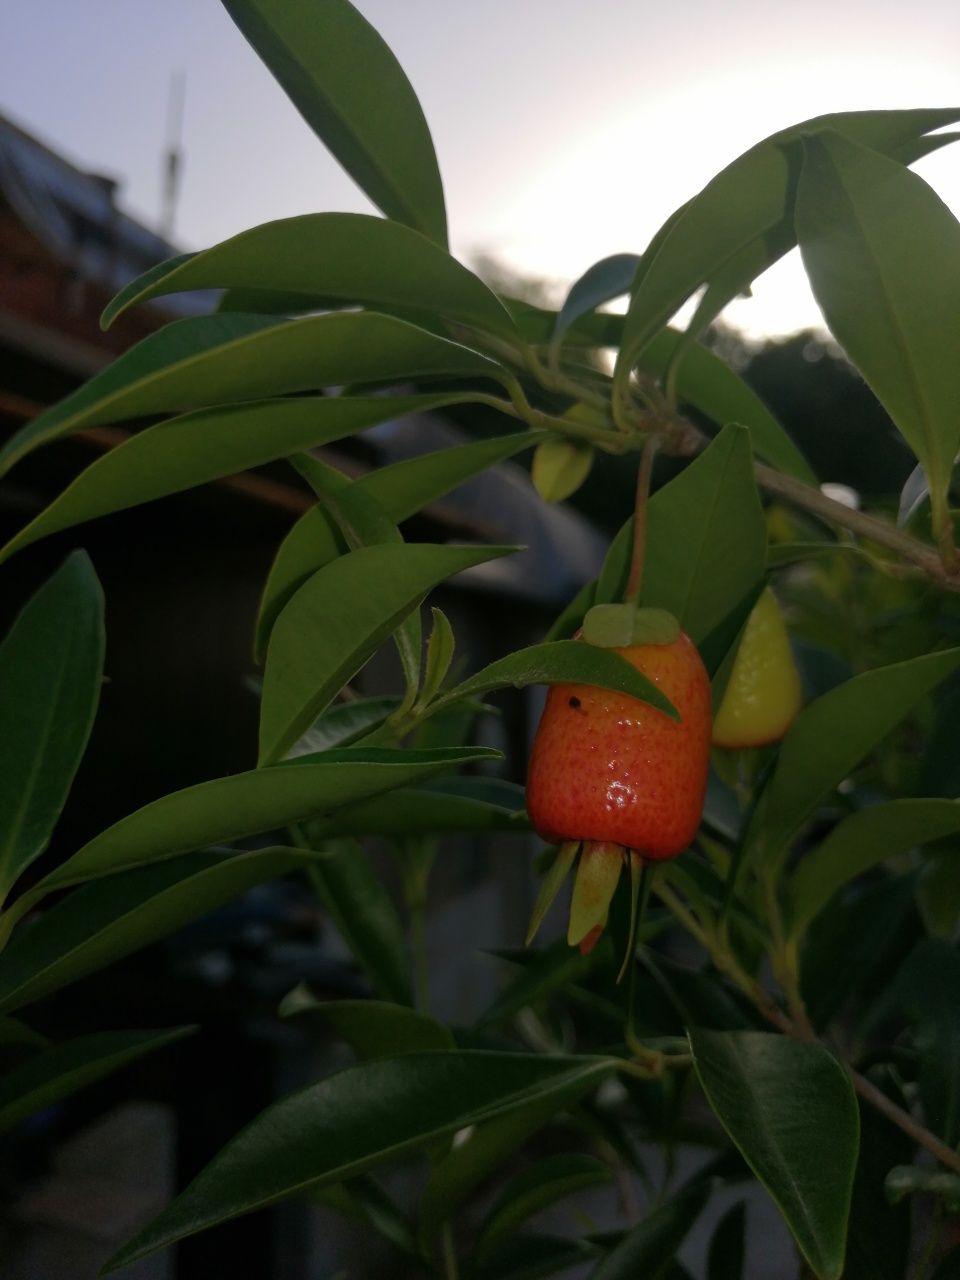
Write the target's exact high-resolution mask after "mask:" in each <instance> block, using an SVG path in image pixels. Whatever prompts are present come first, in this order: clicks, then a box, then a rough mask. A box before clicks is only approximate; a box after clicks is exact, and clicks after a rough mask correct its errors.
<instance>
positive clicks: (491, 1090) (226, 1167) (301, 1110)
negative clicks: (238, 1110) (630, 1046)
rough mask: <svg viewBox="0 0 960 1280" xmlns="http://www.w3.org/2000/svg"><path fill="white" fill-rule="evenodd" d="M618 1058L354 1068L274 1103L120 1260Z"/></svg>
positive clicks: (431, 1061)
mask: <svg viewBox="0 0 960 1280" xmlns="http://www.w3.org/2000/svg"><path fill="white" fill-rule="evenodd" d="M613 1065H614V1064H613V1063H612V1061H611V1060H609V1059H602V1058H599V1059H598V1058H561V1057H558V1058H549V1057H542V1056H539V1055H537V1056H535V1055H532V1054H515V1053H482V1052H461V1053H433V1054H409V1055H404V1056H402V1057H399V1058H390V1059H387V1060H385V1061H380V1062H367V1063H362V1064H361V1065H359V1066H356V1067H350V1068H348V1069H347V1070H346V1071H341V1072H339V1073H338V1074H337V1075H333V1076H329V1077H328V1078H327V1079H325V1080H321V1081H320V1082H319V1083H317V1084H314V1085H311V1086H309V1087H308V1088H307V1089H303V1090H301V1091H300V1092H299V1093H295V1094H292V1095H291V1096H290V1097H287V1098H284V1099H283V1100H282V1101H280V1102H276V1103H274V1104H273V1105H272V1106H270V1107H268V1108H267V1110H266V1111H264V1112H263V1113H262V1114H261V1115H260V1116H259V1117H258V1118H257V1119H256V1120H254V1121H253V1123H252V1124H250V1125H248V1126H247V1128H246V1129H244V1130H243V1131H242V1132H241V1133H240V1134H238V1135H237V1137H236V1138H234V1139H233V1141H232V1142H230V1143H228V1144H227V1146H226V1147H225V1148H224V1149H223V1151H221V1152H220V1154H219V1155H217V1156H216V1157H214V1159H213V1160H212V1161H211V1163H210V1164H209V1165H208V1166H207V1168H206V1169H205V1170H204V1171H203V1172H202V1173H201V1174H200V1175H199V1176H198V1177H197V1178H196V1179H194V1181H193V1182H192V1183H191V1184H190V1186H189V1187H187V1189H186V1191H184V1192H183V1193H182V1194H181V1195H180V1196H178V1197H177V1199H176V1200H174V1202H173V1204H171V1205H170V1206H169V1207H168V1208H167V1209H165V1210H164V1211H163V1213H161V1214H160V1216H159V1217H158V1218H156V1219H154V1221H153V1222H152V1223H150V1224H149V1226H147V1227H146V1228H145V1229H144V1230H143V1231H141V1232H140V1233H139V1235H137V1236H136V1237H135V1239H133V1240H132V1241H131V1242H130V1243H129V1244H128V1245H126V1246H125V1247H124V1248H123V1249H121V1251H120V1252H119V1253H118V1254H117V1255H116V1256H115V1257H114V1258H112V1259H111V1260H110V1262H109V1264H108V1269H112V1270H116V1269H117V1268H119V1267H121V1266H125V1265H128V1264H129V1263H131V1262H134V1261H135V1260H137V1259H138V1258H142V1257H145V1256H146V1255H147V1254H149V1253H153V1252H155V1251H156V1250H157V1249H162V1248H164V1247H166V1246H169V1245H171V1244H173V1243H175V1242H176V1241H177V1240H181V1239H183V1238H184V1237H185V1236H189V1235H194V1234H196V1233H197V1232H198V1231H203V1230H205V1229H207V1228H208V1227H212V1226H215V1225H216V1224H217V1223H219V1222H226V1221H228V1220H229V1219H231V1218H236V1217H239V1216H240V1215H241V1214H244V1213H250V1212H252V1211H253V1210H254V1209H259V1208H264V1207H266V1206H267V1205H270V1204H276V1203H277V1202H278V1201H280V1200H284V1199H286V1198H288V1197H289V1196H292V1195H296V1194H298V1193H303V1192H307V1191H311V1190H313V1189H315V1188H318V1187H321V1186H324V1185H327V1184H329V1183H331V1182H340V1181H342V1180H343V1179H344V1178H346V1177H351V1176H353V1175H354V1174H358V1173H361V1172H363V1171H364V1170H365V1169H368V1168H371V1167H372V1166H374V1165H376V1164H379V1163H383V1162H385V1161H391V1160H396V1159H397V1158H399V1157H401V1156H403V1155H406V1154H407V1153H409V1152H412V1151H416V1150H419V1149H422V1148H423V1147H424V1146H427V1145H428V1144H430V1143H431V1142H433V1141H435V1140H436V1139H438V1138H442V1137H444V1136H445V1135H447V1134H451V1133H453V1132H455V1131H456V1130H457V1129H462V1128H465V1127H466V1126H468V1125H471V1124H478V1123H482V1122H483V1121H485V1120H492V1119H494V1118H496V1117H497V1116H500V1115H505V1114H509V1113H510V1112H512V1111H516V1110H518V1109H522V1108H524V1107H526V1106H527V1105H529V1104H531V1103H534V1102H537V1101H539V1100H542V1099H544V1098H546V1097H549V1096H551V1095H556V1094H560V1095H569V1094H571V1093H574V1092H576V1091H578V1090H580V1091H582V1090H585V1089H587V1088H589V1087H591V1086H592V1085H595V1084H597V1083H599V1081H600V1080H601V1079H602V1078H603V1077H604V1076H605V1075H607V1074H608V1073H609V1072H610V1071H611V1070H612V1068H613Z"/></svg>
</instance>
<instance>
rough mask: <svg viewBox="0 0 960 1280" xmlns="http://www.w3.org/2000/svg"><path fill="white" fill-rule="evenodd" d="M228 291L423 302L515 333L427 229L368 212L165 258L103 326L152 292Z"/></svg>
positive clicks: (127, 291) (296, 223) (300, 222)
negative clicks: (414, 228)
mask: <svg viewBox="0 0 960 1280" xmlns="http://www.w3.org/2000/svg"><path fill="white" fill-rule="evenodd" d="M221 288H228V289H254V290H259V289H265V290H272V291H275V290H280V291H281V292H283V291H286V292H287V293H288V294H291V295H293V296H294V298H295V297H296V295H297V294H308V295H312V296H313V297H314V298H315V299H323V298H328V299H330V300H331V301H333V302H335V303H337V304H341V303H361V304H364V305H367V306H372V307H373V308H374V309H376V308H377V307H378V306H387V307H388V308H389V307H390V306H400V307H409V308H412V309H413V310H414V311H416V310H419V309H421V308H423V309H426V310H427V311H428V312H439V313H440V314H441V315H444V316H449V317H450V318H451V319H456V320H460V321H463V322H465V323H468V324H474V325H476V326H478V327H479V328H481V329H490V330H492V331H493V332H494V333H501V334H506V335H507V336H509V335H510V334H511V333H512V332H513V330H514V325H513V321H512V320H511V318H510V314H509V312H508V311H507V310H506V309H505V308H504V306H503V304H502V303H501V302H500V300H499V299H498V298H497V296H496V295H495V294H493V293H491V292H490V290H489V289H488V288H487V286H486V285H485V284H484V283H483V281H482V280H480V278H479V277H478V276H475V275H474V274H473V272H472V271H468V270H467V268H466V267H464V266H462V265H461V264H460V263H459V262H458V261H457V260H456V258H452V257H451V256H450V255H449V254H448V253H446V252H445V250H443V249H441V248H439V247H438V246H437V245H436V244H435V243H434V242H433V241H432V240H429V239H427V237H426V236H423V235H421V234H420V233H419V232H418V231H413V230H411V229H410V228H409V227H405V226H403V225H402V224H401V223H399V222H391V221H389V220H388V219H386V218H375V217H371V216H370V215H369V214H363V213H308V214H303V215H301V216H300V217H296V218H281V219H279V220H277V221H276V222H266V223H264V224H263V225H262V226H259V227H252V228H251V229H250V230H249V231H241V232H240V234H239V235H236V236H232V237H231V238H230V239H229V240H224V241H223V242H222V243H220V244H218V245H215V246H214V247H213V248H211V249H205V250H203V251H202V252H201V253H194V254H189V255H186V256H185V257H179V258H172V259H170V260H169V261H167V262H162V263H161V264H160V265H159V266H157V267H153V268H151V270H150V271H147V272H146V273H145V274H144V275H141V276H138V277H137V278H136V280H132V281H131V282H130V284H128V285H126V286H125V288H124V289H122V290H121V292H120V293H119V294H117V296H116V298H114V300H113V302H111V303H110V305H109V306H108V307H107V309H106V311H105V312H104V314H103V324H104V327H106V326H108V325H110V324H112V322H113V321H114V319H116V317H117V316H118V315H121V314H122V313H123V312H124V311H125V310H126V309H127V308H128V307H131V306H135V305H136V304H137V303H140V302H146V301H148V300H149V299H150V298H157V297H163V296H165V295H167V294H171V293H182V292H184V291H186V290H191V289H221ZM317 309H319V308H317Z"/></svg>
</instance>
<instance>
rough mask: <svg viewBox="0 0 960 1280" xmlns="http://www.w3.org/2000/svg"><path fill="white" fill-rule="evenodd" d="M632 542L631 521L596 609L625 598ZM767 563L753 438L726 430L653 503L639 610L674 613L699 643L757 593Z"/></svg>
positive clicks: (614, 549)
mask: <svg viewBox="0 0 960 1280" xmlns="http://www.w3.org/2000/svg"><path fill="white" fill-rule="evenodd" d="M632 540H633V521H632V519H631V520H628V521H627V523H626V525H625V526H624V528H623V529H621V531H620V533H618V534H617V537H616V538H615V539H614V541H613V543H611V546H610V549H609V551H608V553H607V559H606V561H605V562H604V566H603V571H602V573H601V575H600V581H599V583H598V585H597V596H596V598H597V601H598V603H608V602H611V601H616V600H620V599H622V597H623V590H624V586H625V584H626V577H627V571H628V568H629V561H630V548H631V544H632ZM765 557H766V529H765V526H764V520H763V511H762V509H761V507H760V499H759V498H758V497H757V489H756V484H755V483H754V479H753V459H752V456H751V453H750V437H749V434H748V432H747V431H746V430H745V429H744V428H743V427H726V428H724V430H723V431H722V432H721V433H720V435H719V436H717V438H716V440H714V441H713V443H712V444H711V445H710V446H709V447H708V448H707V449H706V450H705V451H704V453H702V454H701V455H700V457H699V458H697V459H696V460H695V461H694V462H692V463H691V464H690V465H689V466H688V467H687V468H686V469H685V470H684V471H682V472H681V473H680V475H679V476H677V478H676V479H675V480H672V481H671V482H670V483H669V484H667V485H664V487H663V488H662V489H658V490H657V492H656V493H655V494H654V495H653V497H652V498H651V500H650V506H649V509H648V513H647V559H646V565H645V568H644V574H643V586H642V589H641V592H640V598H641V604H643V605H645V606H654V607H657V608H661V609H666V610H667V611H668V612H669V613H672V614H673V615H674V616H675V617H676V618H677V619H678V620H679V622H680V625H681V627H682V628H683V630H684V631H685V632H686V633H687V634H688V635H689V636H690V638H691V639H692V640H693V641H694V643H695V644H698V643H700V642H701V641H703V640H705V639H706V637H707V636H708V635H709V634H710V632H711V631H712V630H713V629H714V628H715V627H717V626H718V625H719V624H720V623H722V622H723V621H724V620H725V619H726V618H727V616H728V615H729V613H730V611H731V609H732V608H733V607H734V606H735V605H736V604H737V602H738V601H740V600H741V599H742V598H743V597H744V596H745V595H747V594H748V593H749V592H750V591H751V590H753V589H754V588H755V587H756V585H757V583H758V582H759V581H760V577H761V575H762V574H763V569H764V561H765Z"/></svg>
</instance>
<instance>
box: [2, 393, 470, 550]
mask: <svg viewBox="0 0 960 1280" xmlns="http://www.w3.org/2000/svg"><path fill="white" fill-rule="evenodd" d="M454 398H455V399H456V398H458V397H454ZM449 403H450V396H449V395H443V396H396V397H393V396H369V397H352V396H336V397H334V396H311V397H309V398H306V397H304V398H293V397H291V398H290V399H286V400H261V401H253V402H252V403H249V404H242V405H228V406H224V407H222V408H217V409H200V410H198V411H196V412H194V413H187V414H184V415H182V416H181V417H178V418H171V419H170V420H169V421H167V422H161V423H159V424H158V425H157V426H155V427H148V428H147V429H146V430H145V431H141V432H139V433H138V434H137V435H134V436H131V438H130V439H129V440H126V441H124V442H123V443H122V444H120V445H118V446H117V447H116V448H115V449H111V450H110V451H109V453H105V454H104V455H103V456H102V457H100V458H98V459H97V460H96V461H95V462H94V463H92V464H91V465H90V466H89V467H87V468H86V469H85V470H84V471H81V473H80V474H79V475H78V476H77V478H76V479H75V480H74V481H73V482H72V483H71V484H70V485H68V487H67V488H66V489H65V490H64V491H63V493H61V494H60V495H59V497H57V498H55V499H54V500H53V502H51V503H50V504H49V506H47V507H45V508H44V509H43V511H41V512H40V514H39V515H38V516H37V517H36V518H35V519H34V520H32V521H31V522H30V523H29V524H28V525H26V526H25V527H24V528H23V529H21V530H20V532H19V533H17V534H16V535H15V536H14V537H13V538H11V540H10V541H9V542H8V543H7V544H6V546H4V547H3V548H0V560H2V559H6V558H7V557H8V556H11V555H13V553H14V552H15V551H19V550H21V548H23V547H26V546H29V545H30V544H31V543H33V542H36V541H37V540H38V539H40V538H44V537H47V536H49V535H50V534H52V533H58V532H60V531H61V530H63V529H69V528H71V527H72V526H73V525H76V524H81V523H83V522H84V521H86V520H93V519H96V518H97V517H98V516H104V515H109V514H110V513H111V512H114V511H123V510H125V509H127V508H128V507H134V506H139V505H141V504H142V503H144V502H152V501H154V500H155V499H157V498H165V497H167V496H168V495H169V494H172V493H180V492H182V491H183V490H184V489H190V488H193V487H194V486H196V485H200V484H206V483H207V482H208V481H210V480H217V479H219V478H220V477H222V476H229V475H233V474H235V473H236V472H238V471H245V470H247V469H248V468H250V467H258V466H262V465H263V464H264V463H267V462H273V461H275V460H276V459H277V458H283V457H286V456H287V455H288V454H291V453H296V452H297V451H298V450H300V449H306V448H310V447H313V446H315V445H321V444H329V443H330V442H331V441H333V440H341V439H343V437H344V436H348V435H352V434H354V432H357V431H364V430H366V429H367V428H368V427H372V426H375V425H376V424H377V423H380V422H385V421H388V420H391V419H394V418H402V417H404V416H405V415H406V414H408V413H419V412H423V411H425V410H429V409H433V408H436V407H438V406H440V405H445V404H449Z"/></svg>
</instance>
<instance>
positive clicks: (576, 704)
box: [570, 698, 580, 711]
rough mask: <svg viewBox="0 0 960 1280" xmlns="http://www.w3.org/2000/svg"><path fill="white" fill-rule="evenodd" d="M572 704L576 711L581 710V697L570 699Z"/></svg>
mask: <svg viewBox="0 0 960 1280" xmlns="http://www.w3.org/2000/svg"><path fill="white" fill-rule="evenodd" d="M570 706H571V707H573V709H574V711H579V710H580V699H579V698H571V699H570Z"/></svg>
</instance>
